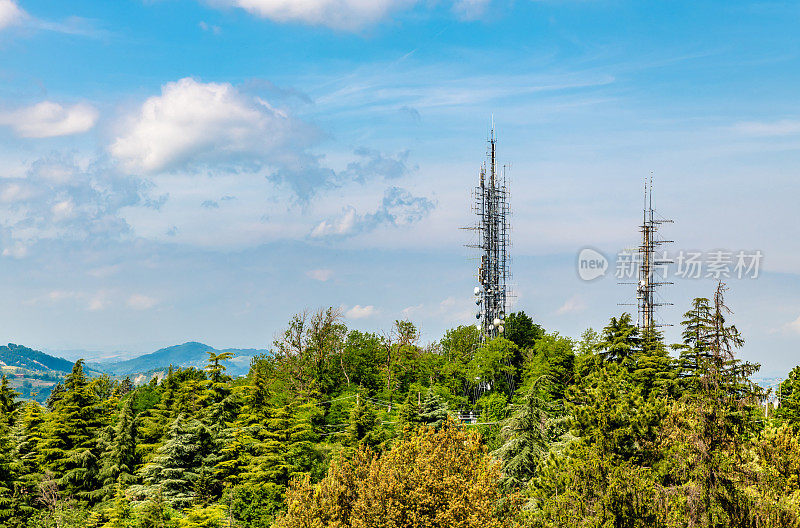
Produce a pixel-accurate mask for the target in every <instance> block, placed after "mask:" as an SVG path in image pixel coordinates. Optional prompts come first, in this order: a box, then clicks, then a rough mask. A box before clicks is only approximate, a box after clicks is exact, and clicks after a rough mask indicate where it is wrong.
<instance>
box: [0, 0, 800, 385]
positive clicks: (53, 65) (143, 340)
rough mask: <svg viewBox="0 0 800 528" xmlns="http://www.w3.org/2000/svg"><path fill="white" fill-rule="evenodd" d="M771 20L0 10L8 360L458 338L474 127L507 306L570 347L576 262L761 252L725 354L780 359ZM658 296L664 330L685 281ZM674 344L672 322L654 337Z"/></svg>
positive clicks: (683, 9) (728, 7)
mask: <svg viewBox="0 0 800 528" xmlns="http://www.w3.org/2000/svg"><path fill="white" fill-rule="evenodd" d="M799 26H800V6H798V5H797V4H796V3H794V2H754V3H751V2H705V1H699V2H625V1H602V0H597V1H591V0H585V1H577V0H576V1H557V0H553V1H546V0H545V1H532V0H516V1H514V2H499V1H497V0H456V1H452V0H440V1H435V0H430V1H414V0H369V1H368V0H207V1H206V0H119V1H115V2H97V1H80V0H73V1H70V2H54V1H33V0H27V1H26V0H0V168H1V169H2V170H0V246H1V247H0V254H2V256H0V286H2V288H3V292H4V295H2V296H0V318H2V321H3V325H2V330H3V332H4V335H5V336H6V337H5V339H6V340H7V341H12V342H17V343H23V344H26V345H28V346H33V347H37V348H42V349H46V350H51V351H64V350H70V349H85V350H90V351H98V352H103V353H106V354H111V353H116V352H120V351H122V352H127V353H142V352H148V351H151V350H153V349H154V348H157V347H161V346H167V345H171V344H175V343H178V342H183V341H187V340H199V341H203V342H206V343H209V344H211V345H214V346H219V347H232V346H236V347H265V346H268V345H269V344H270V342H271V341H272V338H273V335H274V334H275V332H276V331H278V330H279V329H280V328H281V327H282V326H283V325H284V324H285V322H286V321H287V320H288V319H289V317H290V316H291V315H292V314H293V313H295V312H297V311H300V310H302V309H303V308H312V309H313V308H316V307H319V306H326V305H335V306H342V308H343V310H344V311H345V313H346V314H347V318H348V322H349V324H350V325H351V326H352V327H355V328H365V329H378V330H388V329H389V328H390V326H391V323H392V321H393V320H394V319H397V318H403V317H409V318H411V319H412V320H413V321H415V322H416V323H418V324H419V325H420V326H421V327H422V330H423V339H424V340H426V341H433V340H435V339H437V338H438V337H439V336H440V335H441V333H442V332H443V331H444V330H445V329H446V328H450V327H453V326H455V325H458V324H465V323H469V322H471V320H472V317H473V316H472V308H471V306H472V302H471V290H472V286H473V283H474V277H473V272H474V270H473V263H472V262H471V261H470V259H469V256H470V255H469V252H468V250H466V249H465V248H463V244H465V243H469V242H470V239H469V237H468V236H467V233H466V232H464V231H460V230H459V229H458V227H459V226H462V225H467V224H469V223H470V222H471V218H470V213H469V203H470V190H471V188H472V186H473V185H474V184H475V179H476V172H477V169H478V167H479V165H480V163H481V161H482V158H483V154H484V152H485V139H486V135H487V132H488V127H489V123H490V120H491V116H492V115H494V119H495V122H496V124H497V129H498V135H499V138H500V145H499V150H500V155H501V157H502V159H503V160H504V161H506V162H509V163H511V172H510V175H511V180H512V192H513V198H512V209H513V211H514V217H513V229H514V231H513V243H514V246H513V250H512V251H513V256H514V263H513V273H514V288H515V291H516V294H517V297H516V306H515V307H516V308H518V309H524V310H525V311H526V312H528V313H530V314H533V315H534V317H535V318H536V319H537V320H538V321H540V322H541V323H542V324H543V325H544V326H545V327H546V328H548V329H550V330H555V331H559V332H561V333H562V334H566V335H570V336H578V335H579V334H580V333H581V331H582V330H583V329H585V328H587V327H589V326H592V327H595V328H600V327H602V326H603V325H604V323H605V321H606V320H607V319H608V317H610V316H611V315H613V314H616V313H618V312H619V311H620V310H622V309H623V308H621V307H619V306H617V303H624V302H627V301H629V300H630V297H631V292H629V291H628V288H629V287H625V286H620V285H617V284H616V281H615V279H614V278H613V277H611V276H607V277H604V278H602V279H598V280H597V281H593V282H590V283H587V282H583V281H581V280H580V279H579V278H578V276H577V273H576V270H575V259H576V255H577V253H578V251H579V250H580V249H581V248H583V247H587V246H589V247H594V248H597V249H599V250H600V251H602V252H604V253H606V254H607V255H609V256H613V255H614V254H616V252H617V251H619V250H620V249H621V248H625V247H629V246H632V245H634V244H635V243H636V239H637V234H638V233H637V225H638V221H639V218H640V202H641V187H642V183H641V182H642V178H643V177H645V176H646V175H648V174H650V172H651V171H653V173H654V174H655V181H656V205H657V207H658V208H659V210H660V211H661V213H662V214H664V215H665V216H668V217H670V218H673V219H674V220H675V224H672V225H667V226H665V227H664V235H665V237H667V238H669V239H670V240H674V241H675V242H674V244H672V245H671V249H672V250H673V251H678V250H681V249H683V250H701V251H712V250H717V249H725V250H730V251H739V250H748V251H753V250H761V251H762V252H763V255H764V260H763V266H762V269H761V273H760V275H759V277H758V278H757V279H741V280H739V279H731V280H729V281H728V282H729V285H730V287H731V290H730V292H729V301H730V305H731V307H732V308H733V310H734V312H735V315H734V320H735V322H736V323H737V324H738V325H739V326H740V328H741V329H742V330H743V331H744V333H745V337H746V338H747V344H746V346H745V348H744V350H743V351H742V354H743V356H744V357H745V358H747V359H751V360H754V361H759V362H761V363H762V364H763V372H764V373H765V374H780V373H783V372H786V371H787V370H788V369H789V368H791V367H792V366H794V365H795V364H797V363H798V359H797V354H796V352H797V349H798V347H797V342H798V339H799V338H800V274H799V273H798V270H800V248H799V247H798V243H797V224H798V220H799V219H800V215H799V214H798V212H797V205H796V204H797V198H798V190H799V188H800V184H799V183H798V181H797V177H796V174H797V167H798V166H800V165H799V163H800V99H798V97H797V93H800V90H798V88H800V36H798V35H800V31H798V27H799ZM675 282H676V284H675V285H674V286H671V287H669V288H668V289H665V290H664V293H663V295H664V297H665V299H666V300H668V301H671V302H673V303H675V306H674V307H667V308H664V309H663V311H662V319H663V320H664V321H666V322H673V323H675V322H677V321H678V320H679V315H680V313H682V312H683V311H684V310H685V308H686V306H687V305H688V302H689V300H690V299H691V298H692V297H694V296H699V295H703V296H710V295H711V293H712V291H713V288H714V282H713V280H711V279H710V278H704V279H698V280H676V281H675ZM667 334H668V336H669V337H670V338H672V339H675V338H676V337H677V330H676V329H674V328H673V329H668V330H667Z"/></svg>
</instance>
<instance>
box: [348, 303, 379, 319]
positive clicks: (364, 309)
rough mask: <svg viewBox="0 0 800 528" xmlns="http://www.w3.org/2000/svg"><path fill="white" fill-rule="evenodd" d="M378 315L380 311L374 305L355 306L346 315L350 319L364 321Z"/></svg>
mask: <svg viewBox="0 0 800 528" xmlns="http://www.w3.org/2000/svg"><path fill="white" fill-rule="evenodd" d="M377 313H378V310H377V309H376V308H375V307H374V306H372V305H369V306H361V305H359V304H357V305H355V306H353V307H352V308H350V309H349V310H347V311H346V312H345V314H344V315H345V317H347V318H348V319H364V318H366V317H372V316H373V315H376V314H377Z"/></svg>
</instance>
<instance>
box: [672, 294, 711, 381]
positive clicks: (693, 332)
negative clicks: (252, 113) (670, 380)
mask: <svg viewBox="0 0 800 528" xmlns="http://www.w3.org/2000/svg"><path fill="white" fill-rule="evenodd" d="M683 317H684V320H683V321H681V325H682V326H683V333H682V337H683V344H682V345H680V346H678V347H677V348H679V349H680V359H679V360H678V361H679V365H680V374H679V377H680V379H681V385H683V388H684V390H689V391H693V392H696V391H698V390H699V389H700V378H701V376H702V375H703V371H704V369H705V368H706V367H707V365H705V363H706V362H708V361H709V360H711V357H712V354H711V334H712V331H713V324H714V320H713V315H712V310H711V301H709V300H708V299H707V298H705V297H697V298H695V299H694V300H693V301H692V306H691V309H690V310H689V311H687V312H686V313H685V314H683Z"/></svg>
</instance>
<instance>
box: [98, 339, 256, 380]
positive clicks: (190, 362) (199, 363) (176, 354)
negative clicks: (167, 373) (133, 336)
mask: <svg viewBox="0 0 800 528" xmlns="http://www.w3.org/2000/svg"><path fill="white" fill-rule="evenodd" d="M209 351H210V352H214V353H215V354H218V353H220V352H231V353H233V355H234V358H233V359H231V360H229V361H228V362H227V365H226V366H227V368H228V374H230V375H232V376H243V375H245V374H247V371H248V370H249V368H250V359H251V358H252V357H253V356H256V355H259V354H266V353H267V352H268V351H267V350H260V349H253V348H248V349H238V348H227V349H224V350H217V349H216V348H214V347H212V346H209V345H205V344H203V343H198V342H196V341H190V342H188V343H183V344H182V345H175V346H171V347H167V348H162V349H161V350H157V351H155V352H152V353H150V354H145V355H143V356H139V357H137V358H133V359H128V360H126V361H117V362H111V363H94V364H92V366H93V367H94V368H96V369H100V370H103V371H105V372H108V373H109V374H114V375H116V376H131V375H135V374H141V373H147V372H152V371H158V370H161V369H165V368H168V367H169V366H170V365H174V366H176V367H196V368H203V367H205V366H206V364H207V363H208V353H209Z"/></svg>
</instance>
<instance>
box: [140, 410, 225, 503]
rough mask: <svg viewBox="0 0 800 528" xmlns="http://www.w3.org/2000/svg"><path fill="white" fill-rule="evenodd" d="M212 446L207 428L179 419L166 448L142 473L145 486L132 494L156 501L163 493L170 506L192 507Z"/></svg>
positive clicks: (160, 449) (190, 420) (189, 420)
mask: <svg viewBox="0 0 800 528" xmlns="http://www.w3.org/2000/svg"><path fill="white" fill-rule="evenodd" d="M210 445H211V436H210V434H209V432H208V429H207V428H206V427H205V425H203V424H202V423H201V422H200V421H198V420H196V419H187V418H185V417H184V416H183V415H178V417H177V418H176V419H175V421H174V422H173V423H172V424H171V425H170V428H169V432H168V434H167V440H166V442H165V443H164V445H162V446H161V447H159V448H158V450H156V453H155V456H154V457H153V459H152V460H151V461H150V462H148V463H147V464H145V466H144V467H143V468H142V469H141V470H140V476H141V478H142V482H143V485H141V486H133V487H132V488H131V492H132V493H134V495H136V496H141V497H152V496H153V495H154V494H155V493H156V492H157V491H160V492H161V493H162V496H163V500H164V502H165V503H166V504H169V505H170V506H174V507H177V508H184V507H188V506H190V505H191V504H192V503H193V502H194V501H195V499H196V493H195V484H196V482H197V480H198V478H199V476H200V470H201V468H202V467H203V458H204V457H205V456H206V455H207V454H208V452H209V447H210Z"/></svg>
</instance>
